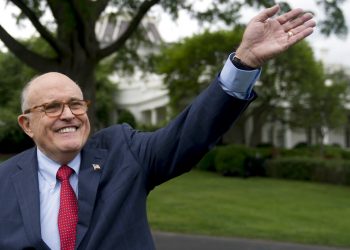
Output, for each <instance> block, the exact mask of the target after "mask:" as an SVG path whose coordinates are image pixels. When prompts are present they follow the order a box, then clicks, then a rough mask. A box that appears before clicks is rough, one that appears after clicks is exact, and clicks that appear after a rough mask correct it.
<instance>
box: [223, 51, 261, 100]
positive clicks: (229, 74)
mask: <svg viewBox="0 0 350 250" xmlns="http://www.w3.org/2000/svg"><path fill="white" fill-rule="evenodd" d="M231 56H234V53H232V54H230V56H229V57H228V59H227V61H226V63H225V65H224V67H223V69H222V70H221V73H220V75H219V82H220V85H221V87H222V89H223V90H224V91H225V92H226V93H227V94H229V95H232V96H234V97H237V98H239V99H244V100H248V99H249V98H250V97H251V92H252V89H253V87H254V84H255V82H256V81H257V80H258V78H259V76H260V73H261V68H259V69H256V70H241V69H238V68H236V67H235V66H234V65H233V63H232V62H231V59H230V58H231Z"/></svg>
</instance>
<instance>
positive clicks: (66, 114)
mask: <svg viewBox="0 0 350 250" xmlns="http://www.w3.org/2000/svg"><path fill="white" fill-rule="evenodd" d="M74 117H75V115H74V114H73V113H72V111H71V110H70V108H69V106H68V104H64V106H63V111H62V114H61V116H60V118H61V119H73V118H74Z"/></svg>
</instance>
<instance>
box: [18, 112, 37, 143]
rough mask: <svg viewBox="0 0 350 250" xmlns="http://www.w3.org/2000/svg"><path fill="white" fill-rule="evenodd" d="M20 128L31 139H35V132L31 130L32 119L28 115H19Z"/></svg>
mask: <svg viewBox="0 0 350 250" xmlns="http://www.w3.org/2000/svg"><path fill="white" fill-rule="evenodd" d="M17 121H18V124H19V126H21V128H22V129H23V131H24V132H25V133H26V134H27V135H28V136H29V137H31V138H33V132H32V130H31V128H30V118H29V117H28V116H27V115H23V114H22V115H19V116H18V118H17Z"/></svg>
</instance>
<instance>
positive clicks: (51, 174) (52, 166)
mask: <svg viewBox="0 0 350 250" xmlns="http://www.w3.org/2000/svg"><path fill="white" fill-rule="evenodd" d="M37 157H38V165H39V166H38V167H39V174H40V175H41V176H42V177H43V178H44V179H45V180H46V181H47V182H48V183H49V184H50V186H52V185H53V186H54V185H55V184H56V174H57V171H58V169H59V168H60V167H61V164H59V163H57V162H55V161H54V160H52V159H50V158H49V157H47V156H46V155H45V154H44V153H43V152H42V151H40V149H39V148H37ZM80 161H81V156H80V153H79V154H77V155H76V156H75V157H74V159H73V160H72V161H70V162H69V163H68V164H67V165H68V166H69V167H70V168H72V169H73V170H74V171H75V174H77V175H78V174H79V168H80Z"/></svg>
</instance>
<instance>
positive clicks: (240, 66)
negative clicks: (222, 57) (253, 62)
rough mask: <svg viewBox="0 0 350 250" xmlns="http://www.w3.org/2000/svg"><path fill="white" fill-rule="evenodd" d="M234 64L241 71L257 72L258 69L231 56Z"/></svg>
mask: <svg viewBox="0 0 350 250" xmlns="http://www.w3.org/2000/svg"><path fill="white" fill-rule="evenodd" d="M230 60H231V62H232V64H233V65H234V66H235V67H236V68H237V69H241V70H255V69H257V67H252V66H250V65H248V64H246V63H245V62H243V61H242V60H241V59H240V58H239V57H238V56H237V55H235V56H231V58H230Z"/></svg>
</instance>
